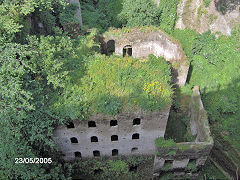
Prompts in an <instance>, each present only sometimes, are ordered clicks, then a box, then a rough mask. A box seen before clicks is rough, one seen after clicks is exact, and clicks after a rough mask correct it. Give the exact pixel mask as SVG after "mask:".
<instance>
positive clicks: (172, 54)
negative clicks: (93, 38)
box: [102, 28, 189, 86]
mask: <svg viewBox="0 0 240 180" xmlns="http://www.w3.org/2000/svg"><path fill="white" fill-rule="evenodd" d="M109 42H111V43H109ZM110 44H111V46H112V47H113V48H112V47H110ZM126 46H128V47H131V48H132V56H133V57H135V58H143V57H148V55H150V54H154V55H155V56H158V57H160V56H163V57H164V58H165V59H166V60H167V61H168V62H170V63H171V64H172V67H173V71H174V73H173V81H174V82H175V83H176V84H178V85H179V86H183V85H184V84H185V82H186V79H187V74H188V69H189V63H188V60H187V58H186V56H185V55H184V53H183V51H182V49H181V46H180V45H179V44H178V43H177V41H175V40H173V39H172V38H170V37H169V36H167V35H166V34H165V33H163V32H162V31H160V30H149V29H147V30H145V31H143V30H142V29H140V28H135V29H132V30H131V31H130V32H127V33H121V34H117V35H116V34H113V33H112V34H111V33H108V34H105V35H104V37H103V43H102V51H103V52H105V53H106V54H107V55H110V54H111V53H109V49H111V52H115V53H116V54H117V55H123V49H124V47H126ZM113 49H114V50H113Z"/></svg>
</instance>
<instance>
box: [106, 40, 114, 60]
mask: <svg viewBox="0 0 240 180" xmlns="http://www.w3.org/2000/svg"><path fill="white" fill-rule="evenodd" d="M114 52H115V41H114V40H109V41H108V42H107V55H108V56H110V55H112V54H113V53H114Z"/></svg>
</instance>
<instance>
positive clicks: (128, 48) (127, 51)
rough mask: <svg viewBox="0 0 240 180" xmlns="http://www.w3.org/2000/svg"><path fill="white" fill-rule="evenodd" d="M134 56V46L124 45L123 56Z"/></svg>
mask: <svg viewBox="0 0 240 180" xmlns="http://www.w3.org/2000/svg"><path fill="white" fill-rule="evenodd" d="M125 56H126V57H128V56H132V46H130V45H127V46H124V47H123V57H125Z"/></svg>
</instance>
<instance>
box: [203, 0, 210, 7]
mask: <svg viewBox="0 0 240 180" xmlns="http://www.w3.org/2000/svg"><path fill="white" fill-rule="evenodd" d="M203 2H204V5H205V7H208V6H209V5H210V3H211V0H204V1H203Z"/></svg>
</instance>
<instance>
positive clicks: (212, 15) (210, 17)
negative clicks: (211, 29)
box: [208, 14, 217, 24]
mask: <svg viewBox="0 0 240 180" xmlns="http://www.w3.org/2000/svg"><path fill="white" fill-rule="evenodd" d="M208 18H209V22H210V24H212V23H213V22H214V21H215V20H216V19H217V16H215V15H214V14H210V15H209V16H208Z"/></svg>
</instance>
